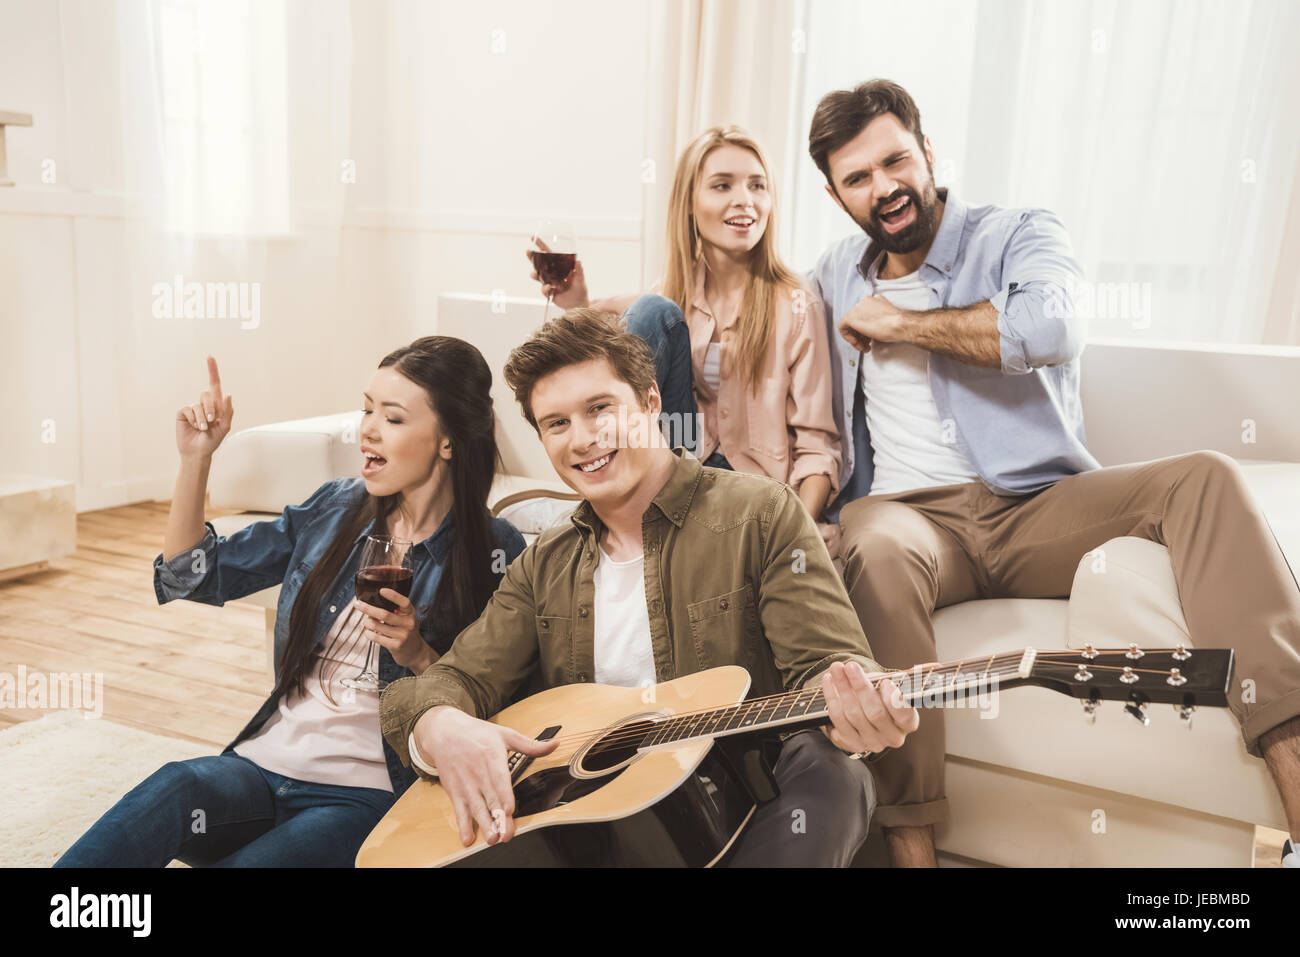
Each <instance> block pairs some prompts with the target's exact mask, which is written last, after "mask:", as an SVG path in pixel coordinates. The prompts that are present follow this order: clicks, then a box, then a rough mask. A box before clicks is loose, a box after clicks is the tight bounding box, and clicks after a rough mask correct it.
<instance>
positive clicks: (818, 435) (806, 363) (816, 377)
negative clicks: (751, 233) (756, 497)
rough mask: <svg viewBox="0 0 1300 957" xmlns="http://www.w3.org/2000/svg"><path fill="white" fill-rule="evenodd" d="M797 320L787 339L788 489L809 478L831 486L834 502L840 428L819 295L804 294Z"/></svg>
mask: <svg viewBox="0 0 1300 957" xmlns="http://www.w3.org/2000/svg"><path fill="white" fill-rule="evenodd" d="M805 302H806V306H805V308H804V309H803V310H802V313H801V314H796V316H795V320H796V323H795V327H794V332H793V336H792V338H791V346H792V348H793V353H794V354H793V355H792V356H791V360H790V396H789V406H788V409H787V415H786V421H787V423H788V424H789V426H790V428H791V429H792V430H793V432H794V441H793V443H792V444H793V458H794V461H793V462H792V463H791V468H790V480H789V484H790V485H791V486H792V487H794V488H798V487H799V483H800V482H802V481H803V480H804V479H806V478H808V477H809V476H810V475H825V476H826V477H827V478H829V479H830V481H831V493H830V496H829V497H828V498H827V501H830V500H831V499H833V498H834V497H835V495H836V493H837V492H838V491H839V487H840V454H841V452H840V429H839V426H838V424H837V423H836V421H835V404H834V391H835V390H834V381H833V376H832V375H831V349H830V343H829V342H828V341H827V340H826V330H825V319H824V318H823V313H822V301H821V297H820V296H819V295H815V294H814V295H807V296H806V299H805Z"/></svg>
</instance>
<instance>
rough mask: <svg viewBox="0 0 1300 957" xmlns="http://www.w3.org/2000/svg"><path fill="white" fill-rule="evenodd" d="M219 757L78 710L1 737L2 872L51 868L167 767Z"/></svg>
mask: <svg viewBox="0 0 1300 957" xmlns="http://www.w3.org/2000/svg"><path fill="white" fill-rule="evenodd" d="M217 750H218V749H216V748H212V747H209V746H207V745H202V744H195V743H194V742H192V741H182V740H179V739H177V738H165V737H163V736H161V735H157V734H150V733H149V732H147V731H140V730H139V729H137V728H128V727H125V726H123V725H120V724H113V723H111V722H109V721H106V720H105V719H103V718H91V719H86V718H84V717H82V713H81V712H80V711H59V712H55V713H54V714H48V715H46V716H45V717H43V718H39V719H37V720H35V721H24V722H23V723H21V724H17V725H13V726H12V727H9V728H6V729H5V730H4V731H0V782H2V783H0V867H49V866H50V865H51V864H53V863H54V862H55V861H57V860H58V859H59V857H60V855H62V854H63V852H64V851H66V850H67V849H68V848H69V847H71V846H72V844H73V843H74V842H75V841H76V840H77V838H79V837H80V836H81V835H82V834H83V833H84V832H85V831H86V829H87V828H89V827H90V825H92V824H94V823H95V821H97V820H98V819H99V817H100V815H101V814H103V813H104V812H105V811H107V810H108V809H109V808H110V807H112V806H113V805H114V804H116V803H117V801H118V799H119V798H120V797H122V795H124V794H125V793H126V792H127V791H129V790H131V788H133V787H135V786H136V785H137V784H139V783H140V782H141V781H143V780H144V779H145V778H147V777H148V776H149V775H151V774H153V772H155V771H157V770H158V769H159V768H160V767H162V766H163V765H164V764H166V763H167V762H168V761H182V760H185V759H186V758H197V757H199V756H200V755H204V754H215V753H216V752H217Z"/></svg>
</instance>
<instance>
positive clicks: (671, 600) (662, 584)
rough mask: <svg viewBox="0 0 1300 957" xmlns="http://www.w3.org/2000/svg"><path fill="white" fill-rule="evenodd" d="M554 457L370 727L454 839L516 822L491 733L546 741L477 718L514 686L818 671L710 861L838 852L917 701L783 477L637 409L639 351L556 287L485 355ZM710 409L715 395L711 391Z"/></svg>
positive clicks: (645, 358)
mask: <svg viewBox="0 0 1300 957" xmlns="http://www.w3.org/2000/svg"><path fill="white" fill-rule="evenodd" d="M505 376H506V381H507V382H508V383H509V384H510V386H511V388H512V389H513V390H514V392H515V396H516V397H517V398H518V400H519V403H520V405H521V406H522V408H523V413H524V416H525V417H526V418H527V419H528V421H529V422H530V423H531V424H532V425H533V426H534V428H536V429H537V431H538V435H539V436H540V437H541V440H542V444H543V445H544V446H545V448H546V453H547V455H548V456H549V457H550V459H551V464H552V465H553V466H554V467H555V470H556V472H557V473H558V474H559V475H560V477H561V478H562V479H563V480H564V481H565V482H566V483H567V484H568V485H570V486H571V487H572V488H573V489H574V490H575V491H577V492H579V493H580V494H581V495H582V496H583V499H584V500H583V501H582V502H581V503H580V504H579V505H578V507H577V508H576V509H575V510H574V514H573V517H572V521H571V523H570V524H567V525H565V526H563V527H559V528H553V529H550V530H548V531H547V532H545V533H543V534H542V535H541V536H540V538H539V539H538V540H537V542H536V543H535V544H534V545H533V546H532V547H531V548H529V549H528V550H527V551H525V553H524V554H523V555H521V556H520V558H519V559H518V560H516V561H515V562H514V563H513V564H512V565H511V566H510V568H509V569H508V570H507V572H506V576H505V579H504V580H503V582H502V584H501V586H500V587H499V588H498V589H497V591H496V593H495V595H494V596H493V598H492V600H491V602H490V603H489V604H488V607H487V609H486V611H485V612H484V613H483V615H482V617H480V618H479V619H478V621H477V622H475V623H474V624H472V625H470V626H469V627H468V628H467V629H465V630H464V631H463V632H461V633H460V635H459V636H458V637H457V639H456V642H455V644H454V645H453V647H452V649H451V650H450V651H449V652H448V653H447V654H446V655H445V656H443V657H442V658H441V659H440V660H439V661H438V662H437V663H436V664H434V665H433V666H432V667H431V668H429V669H428V670H427V671H425V672H424V673H423V674H422V675H420V676H418V677H415V678H407V679H403V680H401V681H397V682H394V683H393V684H392V685H390V686H389V688H388V689H387V690H386V691H385V693H384V696H383V700H382V702H381V716H380V717H381V723H382V727H383V731H384V735H385V737H386V738H387V740H388V741H389V743H390V744H391V745H392V746H393V748H394V749H395V750H396V751H397V753H398V754H399V755H400V756H401V757H402V759H403V761H405V762H406V763H408V764H411V765H413V766H414V767H416V768H417V769H419V770H421V772H422V773H423V774H424V776H426V777H431V776H432V772H434V771H435V770H436V774H437V776H438V778H439V779H440V783H441V784H442V787H443V789H444V790H445V791H446V792H447V795H448V796H449V798H450V799H451V802H452V804H453V806H454V808H455V812H456V818H457V822H458V825H459V828H460V839H461V841H462V842H463V843H464V844H465V845H466V846H467V847H468V846H469V845H470V844H472V843H473V842H474V840H475V829H476V828H478V829H480V830H481V831H482V833H483V834H484V835H486V840H487V842H488V843H490V844H496V843H498V842H501V841H509V840H510V839H511V838H512V837H513V836H514V833H515V823H514V821H513V817H512V816H513V814H514V811H515V799H514V793H513V790H512V787H511V782H510V774H509V771H508V769H507V751H508V750H510V751H515V752H518V753H520V754H524V755H533V756H542V755H546V754H549V753H550V752H551V751H552V750H553V749H554V748H555V746H556V745H555V742H553V741H551V742H541V741H537V740H534V739H531V738H527V737H525V736H523V735H521V734H519V733H517V732H515V731H512V730H510V729H508V728H504V727H501V726H499V725H496V724H491V723H489V722H488V721H485V720H482V719H484V718H487V717H489V716H491V715H493V714H495V713H496V712H498V711H500V710H501V709H502V708H503V707H505V706H506V705H507V704H508V703H509V702H510V701H511V700H512V699H513V698H514V697H516V696H517V694H518V692H520V691H521V690H523V688H524V686H525V684H526V683H530V688H532V689H538V686H540V687H541V688H549V687H555V686H558V685H565V684H572V683H580V682H588V681H594V682H596V683H598V684H607V685H623V686H631V687H636V686H641V687H645V688H649V687H650V686H652V685H654V684H656V683H658V682H664V681H669V680H671V679H673V678H676V677H679V676H682V675H686V674H691V673H694V672H697V671H702V670H704V669H707V668H714V667H717V666H720V665H741V666H743V667H745V668H746V669H747V670H748V671H749V673H750V675H751V677H752V685H751V687H750V697H759V696H763V695H768V694H772V693H775V692H779V691H782V690H785V689H787V688H793V687H807V686H812V687H817V686H820V687H821V688H822V689H823V692H824V694H825V696H826V699H827V702H828V706H829V712H830V718H831V726H830V728H829V729H827V730H826V733H825V734H823V732H822V731H820V730H808V731H801V732H797V733H795V734H793V735H791V736H789V737H788V738H787V739H786V740H785V741H784V742H783V743H782V744H781V746H780V754H779V757H778V759H777V760H776V762H775V766H774V767H773V768H772V773H773V776H774V778H775V781H776V784H777V785H778V787H779V795H778V796H777V797H775V798H774V799H772V800H770V801H767V802H766V803H763V804H761V805H760V806H759V807H758V809H757V810H756V811H755V813H754V815H753V817H752V818H751V819H750V822H749V825H748V826H747V827H746V828H745V829H744V831H743V832H742V833H741V834H740V836H739V838H738V839H737V840H736V841H735V843H734V844H733V845H732V846H731V849H730V851H729V853H728V854H727V856H726V858H725V859H724V862H725V863H726V864H728V865H729V866H773V865H777V866H780V865H800V866H818V865H824V866H843V865H846V864H848V863H849V861H850V860H851V859H852V857H853V855H854V853H855V852H856V851H857V850H858V848H859V846H860V845H861V844H862V842H863V840H864V839H865V838H866V834H867V826H868V823H869V821H870V816H871V812H872V810H873V808H874V805H875V789H874V785H873V782H872V776H871V772H870V769H869V768H868V767H867V766H866V764H865V762H864V761H862V760H857V759H859V758H862V757H866V756H867V755H870V754H875V753H878V752H881V751H883V750H884V749H886V748H890V747H898V746H899V745H901V744H902V743H903V740H904V738H905V737H906V736H907V735H908V734H909V733H911V732H912V731H913V730H914V729H915V728H916V727H917V724H918V722H919V716H918V714H917V712H916V710H915V709H914V708H912V707H910V706H907V705H905V704H904V703H903V699H902V696H901V694H900V693H899V690H898V688H897V687H896V686H895V685H894V684H893V683H892V682H889V681H887V680H886V681H882V683H881V684H880V685H879V688H877V687H876V685H875V684H873V683H872V681H870V680H868V678H867V673H868V672H878V671H880V670H881V669H880V667H879V666H878V665H877V664H876V663H875V662H874V661H873V660H872V659H871V657H870V648H869V647H868V645H867V640H866V638H865V636H864V635H863V633H862V628H861V626H860V625H859V623H858V617H857V614H856V613H855V612H854V610H853V607H852V605H851V604H850V603H849V600H848V595H847V593H846V592H845V589H844V585H843V583H842V582H841V580H840V578H839V576H838V575H837V573H836V571H835V568H834V566H833V565H832V563H831V559H830V556H829V554H828V553H827V551H826V547H825V545H824V544H823V542H822V538H821V535H820V534H819V533H818V530H817V526H816V525H815V524H814V523H813V520H812V519H811V518H810V517H809V515H808V513H807V512H806V511H805V509H804V508H803V506H802V505H801V504H800V502H799V499H798V498H797V497H796V495H795V493H794V492H793V491H792V490H791V489H790V488H789V487H787V486H786V485H783V484H781V483H779V482H775V481H772V480H770V479H767V478H763V477H760V476H755V475H749V474H745V473H739V472H728V471H722V470H718V469H711V468H705V467H704V466H702V465H701V464H700V463H699V462H698V461H697V460H696V459H694V458H693V457H691V456H690V455H689V454H688V453H684V452H683V451H682V450H680V449H679V450H672V449H670V448H668V447H667V445H666V443H665V442H664V441H663V439H662V437H661V435H660V433H659V432H658V429H657V426H656V425H655V424H654V423H656V422H657V421H658V415H659V412H660V408H661V401H660V396H659V392H658V389H657V388H656V386H655V370H654V363H653V359H652V356H651V354H650V352H649V349H648V348H647V347H646V346H645V344H644V342H643V341H642V340H640V339H639V338H637V337H636V336H634V335H631V334H629V333H627V332H625V331H624V330H623V329H622V328H621V327H620V326H619V324H618V321H617V318H616V317H615V316H614V315H613V314H610V313H602V312H599V311H597V310H593V309H574V310H571V311H569V312H568V313H566V314H565V315H564V316H562V317H560V318H558V319H555V320H553V321H552V322H550V323H548V324H547V325H546V326H544V327H543V328H542V329H541V330H540V331H539V332H538V333H537V334H536V335H534V336H533V337H532V338H531V339H530V340H528V341H527V342H525V343H524V344H523V345H521V346H519V347H518V348H516V349H515V350H514V351H513V352H512V353H511V355H510V360H509V362H508V363H507V365H506V368H505ZM721 414H723V415H725V414H726V412H725V410H724V411H722V412H721Z"/></svg>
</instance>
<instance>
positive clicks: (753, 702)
mask: <svg viewBox="0 0 1300 957" xmlns="http://www.w3.org/2000/svg"><path fill="white" fill-rule="evenodd" d="M1023 657H1024V654H1023V652H1011V653H1005V654H1002V655H995V656H991V657H985V656H981V657H979V658H970V659H962V660H961V661H955V662H948V663H945V664H944V665H943V666H942V669H943V670H940V669H939V668H938V667H936V668H932V669H931V670H930V671H928V672H926V673H925V674H923V675H921V676H920V677H921V678H922V679H923V681H924V680H928V679H929V678H931V677H933V676H934V675H936V674H945V675H946V674H949V673H950V671H949V669H953V668H959V667H960V666H961V665H964V664H969V663H972V662H974V663H979V664H981V665H984V666H986V669H987V668H991V667H992V661H996V660H998V659H999V658H1001V659H1002V660H1003V662H1004V664H1003V665H1001V666H999V670H998V671H997V672H996V674H997V675H998V676H999V677H1004V676H1006V675H1010V674H1013V673H1016V671H1017V670H1018V668H1019V664H1020V660H1021V658H1023ZM1007 665H1013V666H1014V667H1013V668H1012V669H1011V670H1010V671H1008V670H1006V666H1007ZM922 667H924V666H922ZM915 677H917V676H916V675H915V674H913V673H912V672H911V670H909V671H888V672H871V673H870V674H868V675H867V681H868V683H869V684H871V685H872V686H876V685H879V684H881V683H883V682H884V681H885V680H887V679H889V680H894V681H895V683H897V682H898V680H900V679H901V680H904V681H905V682H906V683H907V684H908V685H909V688H908V689H907V690H904V689H903V688H900V689H899V690H900V691H902V692H903V696H904V698H907V697H909V696H913V695H923V694H924V693H926V691H927V690H929V689H927V688H926V687H925V686H924V684H923V685H922V687H921V688H919V689H917V688H912V687H911V683H912V682H911V679H913V678H915ZM961 677H963V678H967V679H970V680H977V679H979V678H986V677H991V675H990V674H989V672H988V671H987V670H981V671H979V672H974V671H972V672H969V673H968V674H967V675H963V676H961ZM801 695H811V698H810V699H809V707H808V709H807V711H813V710H814V706H815V705H816V704H817V702H818V701H819V700H820V701H822V702H824V701H825V698H824V696H823V695H822V690H821V689H820V688H815V689H814V688H803V689H799V690H793V691H778V692H776V693H774V694H769V695H763V696H761V697H758V698H747V699H746V700H744V701H738V702H736V703H735V704H732V705H723V706H721V707H718V706H711V707H707V708H698V709H694V710H690V711H679V712H675V713H673V714H669V715H665V716H663V717H660V718H653V719H652V718H647V719H645V720H646V721H648V722H650V724H651V727H650V728H648V729H643V730H640V731H631V732H622V731H621V730H615V731H613V732H611V733H610V735H609V737H607V738H603V739H601V742H600V743H601V744H602V745H605V746H606V747H605V748H602V749H601V750H607V748H608V746H609V745H611V744H615V743H617V742H620V741H632V740H637V739H641V738H644V737H645V736H646V735H647V734H649V733H651V731H653V730H655V729H656V728H662V727H663V726H664V725H665V724H667V723H668V722H670V721H676V720H679V719H685V718H694V717H700V716H703V715H708V714H711V713H716V714H718V715H719V716H721V714H722V712H725V711H732V710H737V709H744V710H745V711H751V710H754V709H755V707H756V706H759V705H766V704H767V703H771V702H772V701H774V700H776V699H781V698H788V699H789V701H790V702H791V704H796V703H798V702H799V697H800V696H801ZM761 710H762V708H761V707H759V708H758V711H761ZM807 711H806V712H805V714H807ZM737 713H738V710H737ZM735 716H736V715H735V714H733V715H731V716H730V717H735ZM819 716H820V715H819V714H817V713H814V714H812V715H811V716H810V717H814V718H815V717H819ZM787 717H789V718H794V719H795V720H798V719H800V718H802V717H804V715H797V716H796V715H788V716H787ZM772 720H774V717H773V718H769V719H767V721H765V722H764V723H765V724H766V723H768V722H770V721H772ZM782 720H784V719H782ZM787 723H793V722H787ZM604 730H605V729H603V728H597V729H592V730H587V731H573V732H569V733H568V734H563V735H559V736H557V737H555V738H551V739H549V740H553V741H561V742H566V743H567V742H571V741H574V740H576V739H581V740H583V741H586V740H588V739H590V738H591V737H592V736H593V735H597V734H600V733H601V732H602V731H604ZM683 740H684V739H683Z"/></svg>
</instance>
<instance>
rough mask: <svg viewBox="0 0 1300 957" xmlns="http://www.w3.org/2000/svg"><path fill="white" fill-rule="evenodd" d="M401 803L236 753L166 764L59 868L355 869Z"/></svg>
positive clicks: (375, 791) (80, 840)
mask: <svg viewBox="0 0 1300 957" xmlns="http://www.w3.org/2000/svg"><path fill="white" fill-rule="evenodd" d="M394 800H395V797H394V796H393V794H392V792H390V791H381V790H379V789H378V788H352V787H342V786H339V785H332V784H312V783H310V782H308V781H298V780H295V779H294V778H287V777H284V776H283V775H281V774H276V773H274V772H272V771H267V770H266V769H265V768H262V767H259V766H258V765H257V764H255V763H253V762H252V761H250V760H248V759H247V758H245V757H241V756H240V755H238V754H235V753H234V752H233V751H230V752H227V753H225V754H220V755H214V756H210V757H202V758H192V759H190V760H188V761H173V762H171V763H170V764H165V765H163V766H162V767H161V768H159V769H158V770H157V771H155V772H154V773H153V774H151V775H150V776H149V777H148V778H146V779H145V780H144V781H143V782H141V783H140V784H138V785H137V786H136V787H135V788H133V789H132V790H131V791H130V792H129V793H127V795H126V796H125V797H123V798H122V799H121V800H120V801H118V802H117V803H116V804H115V805H113V807H111V808H110V809H109V810H108V811H107V812H105V814H104V816H103V817H101V818H100V819H99V820H98V821H96V822H95V823H94V824H93V825H92V826H91V828H90V830H88V831H87V832H86V833H85V834H83V835H82V836H81V837H80V838H78V840H77V842H76V843H75V844H73V845H72V847H70V848H69V849H68V850H67V851H66V852H65V853H64V855H63V856H62V857H61V858H59V860H58V861H57V862H55V864H54V866H55V867H165V866H166V865H167V864H168V863H169V862H171V861H172V859H173V858H174V859H177V860H180V861H182V862H184V863H186V864H189V865H191V866H193V867H351V866H352V865H353V862H354V861H355V859H356V856H357V851H358V850H360V849H361V844H362V842H363V841H364V840H365V839H366V837H367V835H369V834H370V832H371V831H372V830H373V829H374V827H375V825H376V824H378V823H379V819H380V818H381V817H383V816H384V813H385V812H386V811H387V810H388V809H389V808H390V807H391V806H392V804H393V802H394Z"/></svg>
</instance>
